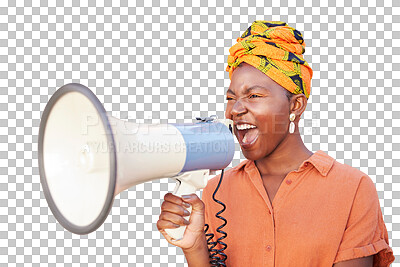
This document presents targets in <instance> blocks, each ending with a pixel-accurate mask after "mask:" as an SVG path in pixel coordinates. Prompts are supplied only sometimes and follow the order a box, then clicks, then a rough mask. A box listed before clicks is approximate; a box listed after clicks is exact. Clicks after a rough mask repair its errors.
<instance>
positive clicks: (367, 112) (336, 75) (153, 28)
mask: <svg viewBox="0 0 400 267" xmlns="http://www.w3.org/2000/svg"><path fill="white" fill-rule="evenodd" d="M56 2H57V5H56V4H55V3H56ZM62 2H64V3H63V4H61V3H62ZM191 2H193V3H192V4H191ZM215 2H216V3H217V5H216V3H215ZM320 2H321V3H320ZM328 2H329V5H328ZM396 14H397V15H396ZM398 14H400V1H398V0H392V1H383V0H376V1H364V0H359V1H351V0H345V1H343V0H341V1H305V0H298V1H288V0H281V1H279V0H277V1H273V0H265V1H256V0H248V1H247V0H240V1H239V0H231V1H222V0H221V1H206V0H201V1H183V0H181V1H176V0H168V1H166V0H162V1H161V0H138V1H128V0H113V1H111V0H107V1H94V0H93V1H88V0H86V1H79V0H72V1H48V0H42V1H13V0H9V1H8V2H7V1H0V103H1V104H0V265H1V266H39V265H40V266H56V265H62V266H75V265H81V266H128V265H129V266H184V265H185V259H184V256H183V254H182V252H181V250H180V249H179V248H175V247H174V246H172V245H169V244H168V243H167V242H166V241H165V240H164V239H163V237H162V236H161V234H160V233H159V232H158V231H157V228H156V221H157V219H158V215H159V211H160V204H161V203H162V198H163V196H164V194H165V193H167V192H168V191H172V190H173V188H174V183H173V181H169V180H168V179H164V180H162V181H157V182H151V183H146V184H141V185H138V186H136V187H135V188H131V189H129V190H127V191H125V192H123V193H121V195H120V196H118V197H117V198H116V200H115V202H114V207H113V209H112V211H111V214H110V216H109V217H108V218H107V220H106V222H105V223H104V225H103V226H101V227H100V228H99V229H98V230H97V231H96V232H94V233H91V234H89V235H85V236H78V235H74V234H71V233H69V232H68V231H65V230H64V229H63V228H62V227H61V225H60V224H58V223H57V222H56V220H55V218H54V217H53V215H52V214H51V212H50V210H49V208H48V206H47V202H46V200H45V198H44V195H43V192H42V189H41V185H40V182H39V173H38V162H37V157H38V153H37V141H38V126H39V122H40V118H41V114H42V112H43V110H44V108H45V105H46V103H47V101H48V99H49V98H50V96H51V95H52V94H53V93H54V92H55V90H56V89H57V88H59V87H61V86H62V85H64V84H66V83H71V82H78V83H82V84H84V85H86V86H88V87H89V88H90V89H91V90H93V91H94V92H95V94H96V95H97V96H98V97H99V99H100V101H101V102H102V103H104V106H105V108H106V110H108V111H109V112H110V113H111V114H112V115H113V116H116V117H119V118H124V119H132V120H135V121H137V122H154V123H158V122H162V123H165V122H170V123H173V122H178V123H179V122H192V121H193V120H192V119H193V118H194V117H195V116H199V115H201V116H207V115H212V114H217V115H218V116H219V117H223V116H224V108H225V97H224V93H225V91H226V89H227V87H228V86H229V78H228V73H226V72H225V67H226V59H227V54H228V49H229V48H230V46H231V45H233V44H234V42H235V40H236V38H237V37H238V36H239V35H240V34H241V33H242V32H243V31H244V30H245V29H247V27H248V26H249V25H250V24H251V23H252V22H253V21H254V20H281V21H285V22H287V23H288V24H289V25H290V26H292V27H295V28H296V29H298V30H299V31H301V32H302V33H303V35H304V38H305V40H306V44H307V48H306V52H305V57H306V60H307V61H308V62H310V64H311V66H312V68H313V70H314V77H313V81H312V90H311V97H310V100H309V103H308V106H307V109H306V111H305V113H304V115H303V120H301V122H300V127H301V133H302V134H303V140H304V142H305V144H306V145H307V147H308V148H309V149H310V150H312V151H313V152H315V151H317V150H318V149H322V150H323V151H325V152H327V153H328V154H329V155H331V156H332V157H334V158H335V159H337V160H338V161H340V162H343V163H346V164H349V165H351V166H353V167H356V168H359V169H361V170H362V171H364V172H365V173H367V174H368V175H369V176H370V177H371V178H372V180H373V181H374V182H375V183H376V188H377V191H378V195H379V198H380V203H381V207H382V212H383V214H384V220H385V222H386V226H387V229H388V232H389V239H390V245H391V246H392V247H393V250H394V252H395V255H396V256H397V259H396V262H397V263H398V264H393V266H394V265H397V266H400V179H399V177H400V176H399V173H400V143H399V137H400V126H399V125H400V92H399V89H400V88H399V84H400V78H399V77H400V63H399V62H400V48H399V47H400V44H399V43H400V30H399V29H400V16H399V15H398ZM243 159H244V157H243V155H242V154H241V153H240V150H239V146H238V145H237V146H236V153H235V159H234V161H233V162H232V164H231V165H230V167H231V166H235V165H237V164H238V163H239V162H240V161H241V160H243ZM155 164H156V163H155ZM199 194H200V193H199Z"/></svg>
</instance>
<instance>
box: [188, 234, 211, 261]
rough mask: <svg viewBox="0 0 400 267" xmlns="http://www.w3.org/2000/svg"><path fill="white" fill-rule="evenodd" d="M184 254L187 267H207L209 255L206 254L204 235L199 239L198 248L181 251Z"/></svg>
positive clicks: (206, 247)
mask: <svg viewBox="0 0 400 267" xmlns="http://www.w3.org/2000/svg"><path fill="white" fill-rule="evenodd" d="M182 251H183V253H184V254H185V258H186V261H187V262H188V266H189V267H206V266H207V267H209V266H211V265H210V258H209V257H210V253H209V252H208V246H207V240H206V235H205V234H203V236H202V237H201V238H200V242H199V244H198V246H196V247H193V248H190V249H182Z"/></svg>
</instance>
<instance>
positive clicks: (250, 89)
mask: <svg viewBox="0 0 400 267" xmlns="http://www.w3.org/2000/svg"><path fill="white" fill-rule="evenodd" d="M257 88H260V89H264V90H266V91H268V92H270V90H269V89H268V88H265V87H263V86H260V85H253V86H251V87H249V88H247V89H246V90H244V94H247V93H249V92H250V91H252V90H254V89H257ZM226 93H227V94H228V93H231V94H232V95H234V94H235V93H234V92H233V91H232V90H231V89H230V88H229V89H228V91H226Z"/></svg>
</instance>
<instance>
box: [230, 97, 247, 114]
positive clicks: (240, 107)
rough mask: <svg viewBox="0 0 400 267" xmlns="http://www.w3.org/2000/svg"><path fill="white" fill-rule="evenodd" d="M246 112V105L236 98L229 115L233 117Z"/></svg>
mask: <svg viewBox="0 0 400 267" xmlns="http://www.w3.org/2000/svg"><path fill="white" fill-rule="evenodd" d="M246 112H247V108H246V106H245V105H244V104H243V102H242V101H241V100H237V101H236V102H235V104H234V105H233V107H232V110H231V115H232V116H233V117H239V116H241V115H242V114H245V113H246Z"/></svg>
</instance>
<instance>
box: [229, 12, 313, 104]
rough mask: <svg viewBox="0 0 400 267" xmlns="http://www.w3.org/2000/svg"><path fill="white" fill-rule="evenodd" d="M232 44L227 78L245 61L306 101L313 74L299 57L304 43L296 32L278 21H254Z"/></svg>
mask: <svg viewBox="0 0 400 267" xmlns="http://www.w3.org/2000/svg"><path fill="white" fill-rule="evenodd" d="M236 41H237V43H236V44H235V45H234V46H232V47H231V48H230V49H229V53H230V55H229V56H228V66H227V67H226V71H229V78H232V73H233V71H234V69H235V68H236V67H237V66H238V65H239V64H240V63H242V62H246V63H248V64H250V65H252V66H253V67H255V68H257V69H259V70H260V71H262V72H263V73H265V74H266V75H268V77H270V78H271V79H272V80H274V81H275V82H277V83H278V84H280V85H281V86H283V87H284V88H285V89H286V90H288V91H289V92H291V93H293V94H304V95H305V96H306V97H307V99H308V98H309V96H310V93H311V77H312V75H313V71H312V69H311V67H310V66H309V65H308V63H307V62H306V61H305V60H304V58H303V55H302V54H303V53H304V51H305V46H306V44H305V43H304V40H303V36H302V34H301V33H300V32H299V31H297V30H296V29H294V28H292V27H289V26H288V25H287V24H286V23H285V22H282V21H263V20H257V21H254V22H253V24H252V25H251V26H250V27H249V28H248V29H247V30H246V31H245V32H244V33H243V34H242V36H241V37H239V38H237V40H236Z"/></svg>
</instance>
